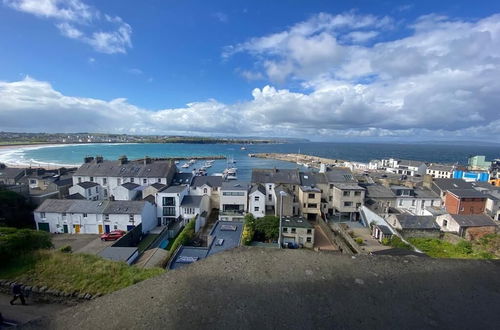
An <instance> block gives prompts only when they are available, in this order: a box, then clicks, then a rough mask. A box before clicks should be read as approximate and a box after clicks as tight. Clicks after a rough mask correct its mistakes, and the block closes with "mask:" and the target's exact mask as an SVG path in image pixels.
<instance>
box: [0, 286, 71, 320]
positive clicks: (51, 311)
mask: <svg viewBox="0 0 500 330" xmlns="http://www.w3.org/2000/svg"><path fill="white" fill-rule="evenodd" d="M11 299H12V297H11V296H8V295H5V294H2V293H0V313H2V316H3V318H4V319H5V320H8V321H15V322H16V323H17V324H24V323H26V322H30V321H33V320H37V319H40V318H42V317H49V318H53V317H55V316H56V315H57V314H58V313H59V312H60V311H62V310H63V309H66V308H68V307H67V306H65V305H58V304H40V303H37V304H33V303H32V302H31V300H30V298H27V305H26V306H23V305H21V302H20V301H19V300H18V301H16V305H14V306H12V305H11V304H10V303H9V301H10V300H11Z"/></svg>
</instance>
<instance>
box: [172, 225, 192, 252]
mask: <svg viewBox="0 0 500 330" xmlns="http://www.w3.org/2000/svg"><path fill="white" fill-rule="evenodd" d="M195 221H196V219H195V218H193V219H191V220H190V221H189V222H188V224H187V225H186V226H185V227H184V229H182V231H181V232H180V234H179V235H178V236H177V238H176V239H175V241H174V243H172V246H171V247H170V251H172V252H175V250H177V248H178V247H179V246H181V245H186V244H188V243H189V242H190V241H191V240H192V239H193V237H194V227H195Z"/></svg>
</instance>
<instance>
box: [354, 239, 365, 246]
mask: <svg viewBox="0 0 500 330" xmlns="http://www.w3.org/2000/svg"><path fill="white" fill-rule="evenodd" d="M354 241H355V242H356V243H357V244H358V245H363V243H364V241H363V239H362V238H361V237H356V238H355V239H354Z"/></svg>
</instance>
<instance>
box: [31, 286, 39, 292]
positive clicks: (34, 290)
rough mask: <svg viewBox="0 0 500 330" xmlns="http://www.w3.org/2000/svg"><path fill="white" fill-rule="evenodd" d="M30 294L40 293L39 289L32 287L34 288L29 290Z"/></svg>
mask: <svg viewBox="0 0 500 330" xmlns="http://www.w3.org/2000/svg"><path fill="white" fill-rule="evenodd" d="M31 292H34V293H38V292H40V288H38V287H37V286H34V287H33V288H32V289H31Z"/></svg>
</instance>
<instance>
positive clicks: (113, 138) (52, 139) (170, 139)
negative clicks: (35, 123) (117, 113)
mask: <svg viewBox="0 0 500 330" xmlns="http://www.w3.org/2000/svg"><path fill="white" fill-rule="evenodd" d="M286 142H288V140H287V139H278V138H276V139H265V138H224V137H196V136H171V135H130V134H104V133H14V132H0V145H21V144H78V143H224V144H227V143H234V144H253V143H286Z"/></svg>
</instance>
